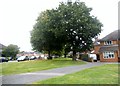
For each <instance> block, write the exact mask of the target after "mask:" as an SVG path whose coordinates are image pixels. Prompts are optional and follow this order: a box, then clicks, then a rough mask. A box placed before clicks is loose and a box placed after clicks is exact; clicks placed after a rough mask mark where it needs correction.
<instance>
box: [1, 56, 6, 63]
mask: <svg viewBox="0 0 120 86" xmlns="http://www.w3.org/2000/svg"><path fill="white" fill-rule="evenodd" d="M0 62H8V59H7V58H5V57H0Z"/></svg>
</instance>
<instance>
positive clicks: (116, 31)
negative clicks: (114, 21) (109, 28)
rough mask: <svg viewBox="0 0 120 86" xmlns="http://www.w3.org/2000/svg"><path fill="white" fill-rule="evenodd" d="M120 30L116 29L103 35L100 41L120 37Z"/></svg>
mask: <svg viewBox="0 0 120 86" xmlns="http://www.w3.org/2000/svg"><path fill="white" fill-rule="evenodd" d="M118 33H120V30H115V31H113V32H112V33H110V34H108V35H107V36H105V37H103V38H102V39H100V40H99V41H112V40H118V39H120V34H118Z"/></svg>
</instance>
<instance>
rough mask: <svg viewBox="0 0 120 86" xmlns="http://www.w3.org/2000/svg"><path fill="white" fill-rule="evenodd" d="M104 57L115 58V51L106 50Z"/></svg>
mask: <svg viewBox="0 0 120 86" xmlns="http://www.w3.org/2000/svg"><path fill="white" fill-rule="evenodd" d="M103 54H104V58H106V59H107V58H114V52H104V53H103Z"/></svg>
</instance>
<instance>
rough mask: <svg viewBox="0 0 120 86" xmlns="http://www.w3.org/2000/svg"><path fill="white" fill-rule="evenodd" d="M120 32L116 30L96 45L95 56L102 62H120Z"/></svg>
mask: <svg viewBox="0 0 120 86" xmlns="http://www.w3.org/2000/svg"><path fill="white" fill-rule="evenodd" d="M119 31H120V30H116V31H114V32H112V33H110V34H108V35H107V36H105V37H104V38H102V39H100V40H98V42H100V43H95V44H94V50H95V52H94V53H95V54H97V57H98V59H99V60H100V61H101V62H118V61H120V46H119V45H120V40H119V39H120V35H119V34H118V33H119Z"/></svg>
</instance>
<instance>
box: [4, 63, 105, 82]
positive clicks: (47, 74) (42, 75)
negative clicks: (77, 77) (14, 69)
mask: <svg viewBox="0 0 120 86" xmlns="http://www.w3.org/2000/svg"><path fill="white" fill-rule="evenodd" d="M103 64H104V63H100V62H95V63H87V64H85V65H77V66H69V67H63V68H55V69H50V70H44V71H38V72H31V73H22V74H15V75H7V76H2V84H31V83H33V82H36V81H40V80H44V79H48V78H52V77H56V76H63V75H65V74H70V73H73V72H77V71H80V70H84V69H87V68H91V67H95V66H100V65H103Z"/></svg>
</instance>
